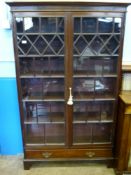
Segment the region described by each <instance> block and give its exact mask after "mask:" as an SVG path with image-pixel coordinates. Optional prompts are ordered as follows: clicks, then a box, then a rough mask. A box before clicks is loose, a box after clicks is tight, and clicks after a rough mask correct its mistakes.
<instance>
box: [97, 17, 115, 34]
mask: <svg viewBox="0 0 131 175" xmlns="http://www.w3.org/2000/svg"><path fill="white" fill-rule="evenodd" d="M98 31H99V32H100V33H112V32H113V18H105V17H103V18H98Z"/></svg>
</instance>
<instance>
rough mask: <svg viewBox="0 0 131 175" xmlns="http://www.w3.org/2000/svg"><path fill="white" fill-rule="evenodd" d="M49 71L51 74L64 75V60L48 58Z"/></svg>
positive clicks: (61, 58)
mask: <svg viewBox="0 0 131 175" xmlns="http://www.w3.org/2000/svg"><path fill="white" fill-rule="evenodd" d="M49 70H50V73H51V74H58V75H59V74H64V58H63V57H53V58H50V65H49Z"/></svg>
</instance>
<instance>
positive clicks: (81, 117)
mask: <svg viewBox="0 0 131 175" xmlns="http://www.w3.org/2000/svg"><path fill="white" fill-rule="evenodd" d="M73 111H74V113H73V114H74V117H73V120H74V122H84V123H86V122H87V121H100V117H101V102H95V101H90V102H74V105H73Z"/></svg>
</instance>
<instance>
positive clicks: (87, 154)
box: [86, 152, 95, 158]
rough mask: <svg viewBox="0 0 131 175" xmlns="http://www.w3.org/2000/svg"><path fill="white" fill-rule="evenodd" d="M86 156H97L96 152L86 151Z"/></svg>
mask: <svg viewBox="0 0 131 175" xmlns="http://www.w3.org/2000/svg"><path fill="white" fill-rule="evenodd" d="M86 156H88V157H89V158H92V157H94V156H95V153H94V152H86Z"/></svg>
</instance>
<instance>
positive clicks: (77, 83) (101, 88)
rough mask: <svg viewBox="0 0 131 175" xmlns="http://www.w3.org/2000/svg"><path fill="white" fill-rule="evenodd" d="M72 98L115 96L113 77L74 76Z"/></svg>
mask: <svg viewBox="0 0 131 175" xmlns="http://www.w3.org/2000/svg"><path fill="white" fill-rule="evenodd" d="M73 89H74V92H73V97H74V98H80V99H82V98H87V99H88V98H94V97H96V98H106V97H107V98H111V97H114V96H115V90H116V79H115V78H74V81H73Z"/></svg>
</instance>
